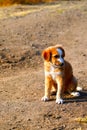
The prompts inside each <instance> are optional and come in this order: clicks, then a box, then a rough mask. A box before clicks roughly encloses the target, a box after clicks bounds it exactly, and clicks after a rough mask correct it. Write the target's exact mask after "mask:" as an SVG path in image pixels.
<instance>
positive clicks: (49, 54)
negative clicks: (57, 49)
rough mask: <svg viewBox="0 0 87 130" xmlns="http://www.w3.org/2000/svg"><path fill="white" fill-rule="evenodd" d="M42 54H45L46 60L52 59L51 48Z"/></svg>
mask: <svg viewBox="0 0 87 130" xmlns="http://www.w3.org/2000/svg"><path fill="white" fill-rule="evenodd" d="M42 56H43V58H44V60H46V61H50V59H51V52H50V49H45V50H44V51H43V52H42Z"/></svg>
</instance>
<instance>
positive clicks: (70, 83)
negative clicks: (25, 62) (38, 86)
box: [41, 45, 80, 104]
mask: <svg viewBox="0 0 87 130" xmlns="http://www.w3.org/2000/svg"><path fill="white" fill-rule="evenodd" d="M42 56H43V58H44V69H45V95H44V97H42V99H41V100H42V101H48V100H50V95H51V92H52V90H55V92H56V103H57V104H62V103H63V93H65V92H68V93H70V94H71V95H73V96H80V93H79V92H76V90H77V80H76V78H75V77H74V75H73V71H72V66H71V64H70V63H69V62H67V61H66V60H64V57H65V51H64V49H63V48H62V47H61V46H60V45H56V46H51V47H48V48H46V49H45V50H44V51H43V52H42ZM78 89H79V90H80V88H78Z"/></svg>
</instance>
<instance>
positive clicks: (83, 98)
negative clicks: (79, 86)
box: [64, 90, 87, 103]
mask: <svg viewBox="0 0 87 130" xmlns="http://www.w3.org/2000/svg"><path fill="white" fill-rule="evenodd" d="M79 93H80V96H79V97H69V98H64V101H65V103H70V102H71V103H73V102H87V90H86V91H81V92H79Z"/></svg>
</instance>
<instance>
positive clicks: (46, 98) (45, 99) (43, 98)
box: [41, 96, 49, 102]
mask: <svg viewBox="0 0 87 130" xmlns="http://www.w3.org/2000/svg"><path fill="white" fill-rule="evenodd" d="M41 101H44V102H46V101H49V98H48V97H47V96H44V97H42V99H41Z"/></svg>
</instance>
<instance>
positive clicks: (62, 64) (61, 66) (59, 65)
mask: <svg viewBox="0 0 87 130" xmlns="http://www.w3.org/2000/svg"><path fill="white" fill-rule="evenodd" d="M51 64H52V63H51ZM52 66H54V67H55V68H63V67H64V63H61V64H52Z"/></svg>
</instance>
